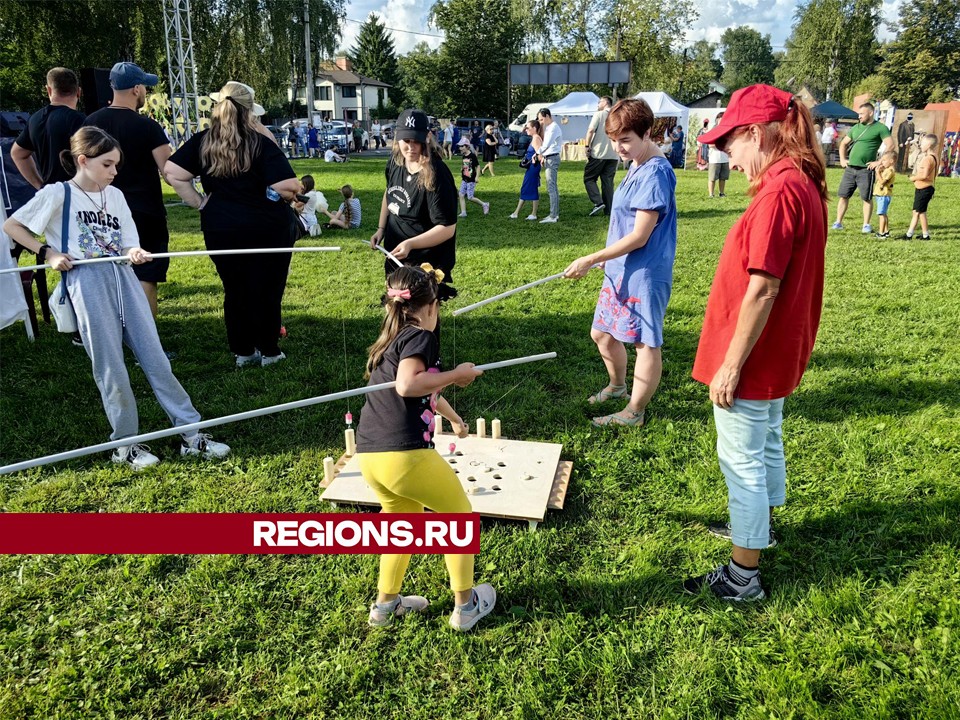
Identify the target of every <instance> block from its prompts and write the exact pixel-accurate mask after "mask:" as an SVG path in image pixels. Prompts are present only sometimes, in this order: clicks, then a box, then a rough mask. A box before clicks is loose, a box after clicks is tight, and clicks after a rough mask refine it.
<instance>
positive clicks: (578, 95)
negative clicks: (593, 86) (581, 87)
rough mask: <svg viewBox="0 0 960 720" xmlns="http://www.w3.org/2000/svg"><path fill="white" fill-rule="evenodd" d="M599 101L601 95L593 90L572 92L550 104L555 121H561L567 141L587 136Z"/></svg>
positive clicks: (561, 127) (575, 140)
mask: <svg viewBox="0 0 960 720" xmlns="http://www.w3.org/2000/svg"><path fill="white" fill-rule="evenodd" d="M598 102H600V97H599V96H597V95H594V94H593V93H592V92H572V93H570V94H569V95H567V96H566V97H565V98H563V100H559V101H557V102H555V103H553V104H552V105H550V106H549V107H550V114H551V115H552V116H553V119H554V121H555V122H558V123H560V130H561V131H562V132H563V141H564V142H565V143H572V142H577V141H578V140H581V139H583V138H585V137H586V136H587V128H588V127H590V120H591V119H592V118H593V114H594V113H595V112H596V111H597V103H598Z"/></svg>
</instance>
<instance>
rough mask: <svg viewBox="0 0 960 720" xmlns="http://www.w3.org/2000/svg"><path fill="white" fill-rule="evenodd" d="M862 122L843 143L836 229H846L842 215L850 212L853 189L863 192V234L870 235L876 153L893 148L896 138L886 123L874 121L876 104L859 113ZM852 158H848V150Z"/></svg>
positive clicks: (867, 104) (867, 105)
mask: <svg viewBox="0 0 960 720" xmlns="http://www.w3.org/2000/svg"><path fill="white" fill-rule="evenodd" d="M857 114H858V115H859V116H860V122H859V123H857V124H856V125H854V126H853V127H852V128H850V132H848V133H847V135H846V137H845V138H843V140H841V141H840V147H839V150H840V167H842V168H844V170H843V178H841V180H840V189H839V190H837V196H838V200H837V221H836V222H835V223H834V224H833V225H832V227H833V229H834V230H843V216H844V215H845V214H846V212H847V203H848V202H850V198H851V197H852V196H853V192H854V190H857V189H859V190H860V199H861V200H863V228H861V232H863V233H871V232H873V228H872V227H871V226H870V216H871V215H873V176H874V172H873V169H874V168H875V167H876V166H877V162H878V160H877V151H878V150H879V149H880V146H881V145H883V151H884V152H886V151H887V150H892V149H893V138H892V137H890V131H889V130H888V129H887V126H886V125H884V124H883V123H879V122H877V121H876V120H874V119H873V105H871V104H870V103H864V104H863V105H861V106H860V108H859V109H858V111H857ZM848 150H849V152H850V157H849V158H848V157H847V151H848Z"/></svg>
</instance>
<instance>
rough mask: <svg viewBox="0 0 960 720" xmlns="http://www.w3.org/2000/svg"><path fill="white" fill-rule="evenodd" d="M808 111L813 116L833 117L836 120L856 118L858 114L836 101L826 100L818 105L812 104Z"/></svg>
mask: <svg viewBox="0 0 960 720" xmlns="http://www.w3.org/2000/svg"><path fill="white" fill-rule="evenodd" d="M810 113H811V114H812V115H813V116H814V117H815V118H833V119H836V120H858V119H859V116H858V115H857V113H856V112H855V111H854V110H851V109H850V108H848V107H844V106H843V105H841V104H840V103H838V102H834V101H833V100H827V101H826V102H822V103H820V104H819V105H814V106H813V108H812V109H811V110H810Z"/></svg>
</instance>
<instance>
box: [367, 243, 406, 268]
mask: <svg viewBox="0 0 960 720" xmlns="http://www.w3.org/2000/svg"><path fill="white" fill-rule="evenodd" d="M364 242H366V241H364ZM374 247H375V248H376V249H377V250H379V251H380V252H382V253H383V254H384V255H386V256H387V257H388V258H390V259H391V260H393V261H394V262H395V263H396V264H397V267H403V263H402V262H400V261H399V260H397V258H395V257H394V256H393V253H392V252H390V251H389V250H387V249H386V248H385V247H383V246H382V245H374Z"/></svg>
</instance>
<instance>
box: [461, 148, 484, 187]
mask: <svg viewBox="0 0 960 720" xmlns="http://www.w3.org/2000/svg"><path fill="white" fill-rule="evenodd" d="M479 164H480V162H479V161H478V160H477V156H476V155H474V154H473V153H467V154H466V155H464V156H463V164H462V165H461V166H460V177H461V178H462V179H463V180H464V182H476V181H477V165H479Z"/></svg>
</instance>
